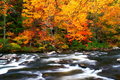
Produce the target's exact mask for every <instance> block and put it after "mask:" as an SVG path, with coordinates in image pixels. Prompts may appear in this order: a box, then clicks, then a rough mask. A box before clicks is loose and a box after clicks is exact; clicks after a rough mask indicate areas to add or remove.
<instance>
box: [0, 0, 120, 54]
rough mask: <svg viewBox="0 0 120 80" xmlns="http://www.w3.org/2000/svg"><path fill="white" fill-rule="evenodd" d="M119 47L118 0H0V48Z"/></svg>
mask: <svg viewBox="0 0 120 80" xmlns="http://www.w3.org/2000/svg"><path fill="white" fill-rule="evenodd" d="M117 46H118V47H120V0H1V1H0V50H3V51H32V52H33V51H44V50H57V49H60V50H64V49H72V50H81V49H84V50H91V49H102V48H110V47H117Z"/></svg>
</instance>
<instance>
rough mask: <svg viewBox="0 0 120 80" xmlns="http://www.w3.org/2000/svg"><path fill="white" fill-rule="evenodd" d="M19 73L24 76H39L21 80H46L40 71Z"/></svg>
mask: <svg viewBox="0 0 120 80" xmlns="http://www.w3.org/2000/svg"><path fill="white" fill-rule="evenodd" d="M19 73H23V74H25V73H26V74H31V75H37V77H34V78H23V79H19V80H45V78H43V77H42V73H41V72H40V71H35V72H33V71H20V72H19Z"/></svg>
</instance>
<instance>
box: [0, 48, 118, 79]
mask: <svg viewBox="0 0 120 80" xmlns="http://www.w3.org/2000/svg"><path fill="white" fill-rule="evenodd" d="M85 53H86V54H85ZM88 53H89V54H88ZM0 56H1V59H0V80H120V63H119V62H117V59H118V58H120V50H113V51H110V52H99V51H90V52H75V53H72V54H57V53H54V54H49V55H48V54H44V53H23V54H22V53H17V54H13V53H12V54H10V53H9V54H3V53H1V54H0Z"/></svg>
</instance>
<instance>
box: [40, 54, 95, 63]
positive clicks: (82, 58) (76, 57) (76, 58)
mask: <svg viewBox="0 0 120 80" xmlns="http://www.w3.org/2000/svg"><path fill="white" fill-rule="evenodd" d="M62 60H72V61H73V62H72V63H86V64H89V65H95V64H96V62H97V61H95V60H90V59H88V56H87V55H82V53H78V52H77V53H75V54H71V55H68V56H65V57H58V58H55V57H52V58H48V59H43V60H42V61H43V62H51V61H53V62H60V61H62Z"/></svg>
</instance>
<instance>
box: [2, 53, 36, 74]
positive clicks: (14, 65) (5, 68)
mask: <svg viewBox="0 0 120 80" xmlns="http://www.w3.org/2000/svg"><path fill="white" fill-rule="evenodd" d="M34 57H35V56H31V55H26V54H22V55H21V58H20V59H19V60H18V61H16V60H15V59H14V60H12V61H11V62H10V63H8V64H6V65H0V75H1V74H5V73H7V72H8V71H9V70H11V69H21V68H24V67H27V66H26V65H21V64H22V63H24V62H26V61H27V62H28V63H29V62H31V61H34V60H35V59H34Z"/></svg>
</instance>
